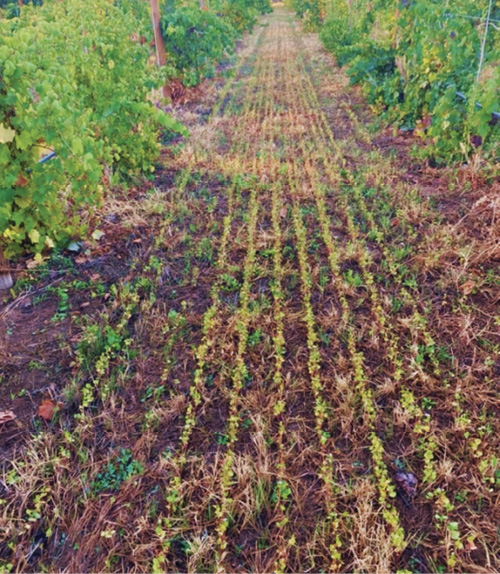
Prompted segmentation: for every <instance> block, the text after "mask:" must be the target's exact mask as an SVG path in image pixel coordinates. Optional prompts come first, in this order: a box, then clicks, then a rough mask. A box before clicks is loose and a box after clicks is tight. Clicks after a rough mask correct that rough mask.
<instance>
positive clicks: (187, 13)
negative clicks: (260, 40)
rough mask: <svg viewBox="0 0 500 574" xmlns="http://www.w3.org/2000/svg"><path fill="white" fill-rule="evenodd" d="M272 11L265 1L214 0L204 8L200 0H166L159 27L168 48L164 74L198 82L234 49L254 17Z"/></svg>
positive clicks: (210, 72)
mask: <svg viewBox="0 0 500 574" xmlns="http://www.w3.org/2000/svg"><path fill="white" fill-rule="evenodd" d="M270 10H271V6H270V3H269V2H268V1H267V0H213V1H212V2H206V6H205V8H204V9H202V8H201V7H200V4H199V2H198V1H197V0H196V1H190V2H187V3H179V2H177V1H174V0H166V1H165V2H163V5H162V29H163V35H164V38H165V47H166V50H167V59H168V67H167V73H168V75H169V76H170V77H171V78H178V79H180V80H181V81H182V82H183V84H184V85H185V86H194V85H196V84H199V83H200V82H201V81H202V79H203V78H205V77H210V76H212V75H213V73H214V70H215V67H216V65H217V64H218V63H220V62H221V61H222V60H223V59H224V58H225V57H226V56H227V54H228V53H230V52H231V51H232V50H233V49H234V45H235V41H236V39H237V38H238V36H240V35H241V34H242V33H243V32H245V31H248V30H251V28H252V27H253V26H254V24H255V22H256V19H257V17H258V16H259V15H260V14H265V13H266V12H269V11H270Z"/></svg>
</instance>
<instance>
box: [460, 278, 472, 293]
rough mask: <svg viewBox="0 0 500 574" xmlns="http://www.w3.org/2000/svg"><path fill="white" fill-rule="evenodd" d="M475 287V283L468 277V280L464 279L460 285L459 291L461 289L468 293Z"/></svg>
mask: <svg viewBox="0 0 500 574" xmlns="http://www.w3.org/2000/svg"><path fill="white" fill-rule="evenodd" d="M475 287H476V283H475V282H474V281H472V280H471V279H469V281H466V282H465V283H464V284H463V285H461V286H460V291H462V293H463V294H464V295H470V294H471V293H472V291H474V288H475Z"/></svg>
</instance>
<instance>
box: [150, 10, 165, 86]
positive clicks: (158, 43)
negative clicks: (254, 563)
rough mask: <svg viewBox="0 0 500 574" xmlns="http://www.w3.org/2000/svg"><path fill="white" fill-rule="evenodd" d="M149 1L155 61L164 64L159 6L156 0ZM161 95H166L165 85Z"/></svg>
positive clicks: (159, 64) (160, 64)
mask: <svg viewBox="0 0 500 574" xmlns="http://www.w3.org/2000/svg"><path fill="white" fill-rule="evenodd" d="M150 1H151V17H152V19H153V31H154V35H155V48H156V63H157V64H158V66H165V64H166V63H167V53H166V51H165V42H164V41H163V35H162V33H161V18H160V6H159V3H158V0H150ZM163 97H167V86H166V85H164V86H163Z"/></svg>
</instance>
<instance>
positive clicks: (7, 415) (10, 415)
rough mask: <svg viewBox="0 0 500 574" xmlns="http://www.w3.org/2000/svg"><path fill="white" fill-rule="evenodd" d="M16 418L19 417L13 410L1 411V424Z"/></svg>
mask: <svg viewBox="0 0 500 574" xmlns="http://www.w3.org/2000/svg"><path fill="white" fill-rule="evenodd" d="M15 419H17V416H16V414H15V413H14V412H13V411H0V425H2V424H5V423H8V422H10V421H13V420H15Z"/></svg>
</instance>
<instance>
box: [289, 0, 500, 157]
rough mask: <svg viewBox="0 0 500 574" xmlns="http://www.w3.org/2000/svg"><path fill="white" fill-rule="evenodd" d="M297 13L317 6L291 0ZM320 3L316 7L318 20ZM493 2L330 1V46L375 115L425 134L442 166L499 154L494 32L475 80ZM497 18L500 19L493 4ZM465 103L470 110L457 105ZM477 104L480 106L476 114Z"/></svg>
mask: <svg viewBox="0 0 500 574" xmlns="http://www.w3.org/2000/svg"><path fill="white" fill-rule="evenodd" d="M293 1H294V2H295V4H296V5H299V7H300V8H299V10H298V13H299V14H300V13H301V10H304V8H306V9H307V10H308V11H311V10H312V9H311V8H310V4H311V3H314V1H315V0H293ZM322 1H323V0H316V5H317V7H318V8H317V9H318V14H319V15H321V14H322V12H321V10H322ZM488 4H489V0H456V1H455V2H453V3H450V2H443V1H441V0H418V1H415V0H370V1H368V0H329V3H328V4H327V5H326V7H325V12H324V14H325V16H324V18H321V22H320V23H319V26H318V28H319V31H320V36H321V39H322V41H323V43H324V45H325V47H326V48H327V49H328V50H330V51H331V52H333V53H334V54H335V56H336V57H337V60H338V63H339V65H341V66H343V65H348V74H349V75H350V77H351V80H352V82H353V83H359V84H361V85H362V86H363V87H364V90H365V92H366V95H367V96H368V99H369V101H370V102H371V103H372V104H373V105H374V108H375V110H376V111H377V112H378V113H380V114H382V115H384V116H385V117H387V118H388V119H389V120H390V121H393V122H395V123H396V124H397V125H399V126H402V127H404V128H405V129H409V130H416V132H417V133H419V134H421V135H425V136H426V137H427V138H429V140H430V141H431V142H432V145H431V146H430V147H429V151H430V153H431V154H432V155H433V156H434V157H435V158H436V159H437V160H441V159H453V160H455V159H458V160H463V159H466V158H468V157H469V155H470V154H471V152H473V151H474V150H475V149H476V148H477V147H479V146H480V147H481V149H482V150H483V153H484V154H485V155H487V156H488V155H489V156H490V157H492V158H493V159H495V157H497V154H498V148H499V125H498V123H496V122H495V121H494V120H493V121H492V112H493V111H500V66H499V63H500V35H499V29H498V24H496V25H493V26H490V28H489V31H488V35H487V42H486V46H485V54H486V58H485V64H484V67H483V70H482V73H481V74H480V77H479V79H478V81H476V76H477V71H478V65H479V59H480V52H481V43H482V39H483V37H484V33H485V18H486V14H487V9H488ZM492 18H493V19H500V1H499V0H495V2H494V10H493V14H492ZM457 92H462V93H464V94H465V95H466V96H467V103H465V102H463V101H460V99H457V95H456V94H457ZM475 102H478V103H479V104H480V105H481V107H480V108H479V107H477V106H476V105H475Z"/></svg>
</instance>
